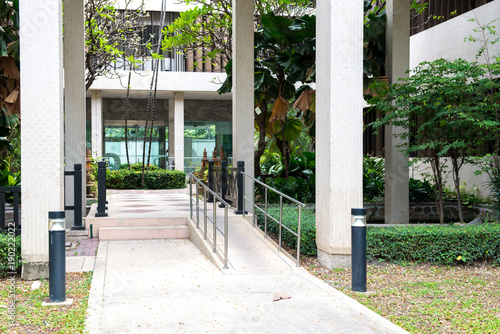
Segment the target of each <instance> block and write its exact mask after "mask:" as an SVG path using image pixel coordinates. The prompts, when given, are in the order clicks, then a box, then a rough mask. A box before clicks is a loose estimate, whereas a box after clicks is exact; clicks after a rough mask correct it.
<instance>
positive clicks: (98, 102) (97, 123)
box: [90, 90, 104, 159]
mask: <svg viewBox="0 0 500 334" xmlns="http://www.w3.org/2000/svg"><path fill="white" fill-rule="evenodd" d="M90 98H91V102H90V103H91V104H90V112H91V118H92V119H91V125H92V158H94V159H97V158H100V157H102V155H103V154H104V152H103V149H104V145H103V143H104V138H103V137H104V126H103V124H104V122H103V117H102V94H101V91H100V90H92V91H90Z"/></svg>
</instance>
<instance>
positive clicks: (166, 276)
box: [86, 190, 406, 333]
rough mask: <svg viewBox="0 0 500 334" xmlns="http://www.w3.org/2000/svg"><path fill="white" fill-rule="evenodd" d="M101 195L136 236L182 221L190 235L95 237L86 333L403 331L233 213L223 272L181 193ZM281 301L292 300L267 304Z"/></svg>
mask: <svg viewBox="0 0 500 334" xmlns="http://www.w3.org/2000/svg"><path fill="white" fill-rule="evenodd" d="M108 196H109V198H108V202H109V205H108V206H109V211H108V212H109V217H108V219H113V218H116V219H118V220H119V219H122V220H121V222H122V224H123V222H124V221H123V219H136V222H135V225H134V226H132V227H133V228H135V227H138V224H140V222H141V219H142V220H144V222H145V221H146V219H157V218H158V219H159V218H162V217H163V218H164V217H165V216H161V215H168V218H173V219H177V218H183V219H184V220H185V221H186V225H187V226H188V229H189V237H186V238H170V239H166V238H158V239H155V238H149V239H145V240H133V239H128V240H114V239H113V238H110V239H108V240H102V239H100V242H99V248H98V252H97V257H96V262H95V268H94V277H93V281H92V287H91V291H90V296H89V306H88V314H87V322H86V329H87V330H88V332H89V333H406V332H405V331H404V330H402V329H401V328H399V327H398V326H396V325H394V324H392V323H391V322H389V321H388V320H386V319H384V318H383V317H381V316H379V315H377V314H376V313H374V312H372V311H371V310H369V309H367V308H366V307H364V306H362V305H361V304H359V303H357V302H356V301H354V300H352V299H351V298H349V297H347V296H345V295H344V294H342V293H340V292H339V291H337V290H335V289H333V288H332V287H330V286H329V285H327V284H326V283H324V282H322V281H321V280H319V279H317V278H315V277H314V276H312V275H310V274H309V273H308V272H307V271H306V270H305V269H303V268H300V267H296V265H295V263H294V262H293V261H291V260H290V259H288V257H286V256H285V255H284V254H283V253H280V252H278V251H277V249H275V248H274V246H272V245H271V244H270V243H269V242H268V241H267V240H265V239H264V238H263V236H262V235H261V234H260V233H259V232H258V231H257V229H256V228H254V227H253V226H252V225H251V224H250V223H249V222H248V221H247V220H246V219H244V218H242V217H241V216H237V215H234V214H233V213H232V211H231V213H230V215H229V221H228V225H229V228H228V235H229V246H228V255H229V265H228V267H229V268H228V269H221V268H220V267H221V266H220V264H217V263H216V262H217V261H214V262H215V263H214V262H212V261H211V260H210V259H209V258H210V253H211V249H210V248H209V247H207V245H205V244H204V243H203V240H199V236H198V237H197V236H196V233H195V232H196V231H193V229H196V226H195V224H196V223H195V222H194V221H193V220H190V219H189V215H190V212H189V195H188V191H187V190H183V191H176V192H169V191H152V192H146V191H140V192H115V191H111V192H110V193H109V195H108ZM169 199H170V201H169ZM174 199H175V200H174ZM132 203H135V204H132ZM136 204H138V205H136ZM221 211H222V209H221ZM91 213H92V212H91ZM217 216H219V212H217ZM100 219H103V218H100ZM218 221H221V222H222V221H223V220H222V219H218ZM128 223H132V222H131V221H128V222H127V224H128ZM125 227H126V226H125ZM205 254H207V255H208V256H206V255H205ZM280 296H281V297H291V298H289V299H282V300H277V301H274V299H275V297H278V298H279V297H280Z"/></svg>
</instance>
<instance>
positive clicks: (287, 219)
mask: <svg viewBox="0 0 500 334" xmlns="http://www.w3.org/2000/svg"><path fill="white" fill-rule="evenodd" d="M262 209H263V208H262ZM267 213H268V214H269V215H270V216H271V217H273V218H274V219H276V220H278V221H279V217H280V209H279V206H272V207H268V209H267ZM298 221H299V210H298V208H297V206H287V205H284V206H283V213H282V222H283V225H285V226H287V227H288V228H289V229H291V230H292V231H294V232H297V225H298ZM257 223H258V225H259V227H260V229H261V230H263V231H264V213H262V212H261V211H258V213H257ZM267 231H268V232H270V233H273V234H275V235H276V236H278V235H279V224H278V223H276V222H275V221H274V220H272V219H270V218H269V217H268V218H267ZM300 235H301V239H300V254H301V255H316V254H317V249H316V216H315V215H314V212H313V210H312V209H307V208H306V209H302V211H301V225H300ZM281 237H282V240H283V243H284V244H285V245H287V246H289V247H290V248H292V249H294V250H296V249H297V237H296V236H294V235H293V234H292V233H290V231H288V230H287V229H285V228H282V230H281Z"/></svg>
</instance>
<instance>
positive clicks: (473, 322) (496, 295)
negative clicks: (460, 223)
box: [303, 258, 500, 333]
mask: <svg viewBox="0 0 500 334" xmlns="http://www.w3.org/2000/svg"><path fill="white" fill-rule="evenodd" d="M303 266H304V267H305V268H306V269H307V270H309V272H311V273H312V274H314V275H315V276H317V277H318V278H320V279H322V280H323V281H325V282H326V283H328V284H329V285H331V286H333V287H334V288H336V289H338V290H340V291H342V292H343V293H345V294H347V295H348V296H350V297H352V298H353V299H355V300H357V301H358V302H360V303H361V304H363V305H365V306H367V307H368V308H370V309H371V310H373V311H375V312H377V313H378V314H380V315H382V316H384V317H385V318H387V319H389V320H390V321H392V322H393V323H395V324H397V325H399V326H401V327H402V328H404V329H405V330H407V331H408V332H410V333H500V268H498V267H492V266H490V265H489V264H476V265H474V266H442V265H428V264H411V263H410V264H404V265H401V264H392V263H383V262H382V263H372V264H369V265H368V267H367V290H368V291H367V292H366V293H360V292H352V291H351V270H350V269H344V270H342V269H340V270H338V269H337V270H329V269H327V268H325V267H322V266H321V265H320V264H319V262H318V261H317V260H316V258H308V259H306V260H305V261H304V262H303Z"/></svg>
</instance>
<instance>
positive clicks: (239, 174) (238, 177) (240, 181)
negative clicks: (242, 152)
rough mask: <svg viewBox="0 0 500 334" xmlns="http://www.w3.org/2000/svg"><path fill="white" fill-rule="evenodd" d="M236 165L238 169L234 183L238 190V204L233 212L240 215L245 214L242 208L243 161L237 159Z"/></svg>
mask: <svg viewBox="0 0 500 334" xmlns="http://www.w3.org/2000/svg"><path fill="white" fill-rule="evenodd" d="M236 164H237V166H238V171H237V174H236V185H237V189H238V190H237V191H238V206H237V209H236V210H235V211H234V213H235V214H237V215H241V214H243V215H244V214H245V212H244V211H245V209H244V204H243V202H244V199H243V196H244V191H245V190H244V189H243V183H244V182H243V174H242V173H244V172H245V161H238V162H237V163H236Z"/></svg>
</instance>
